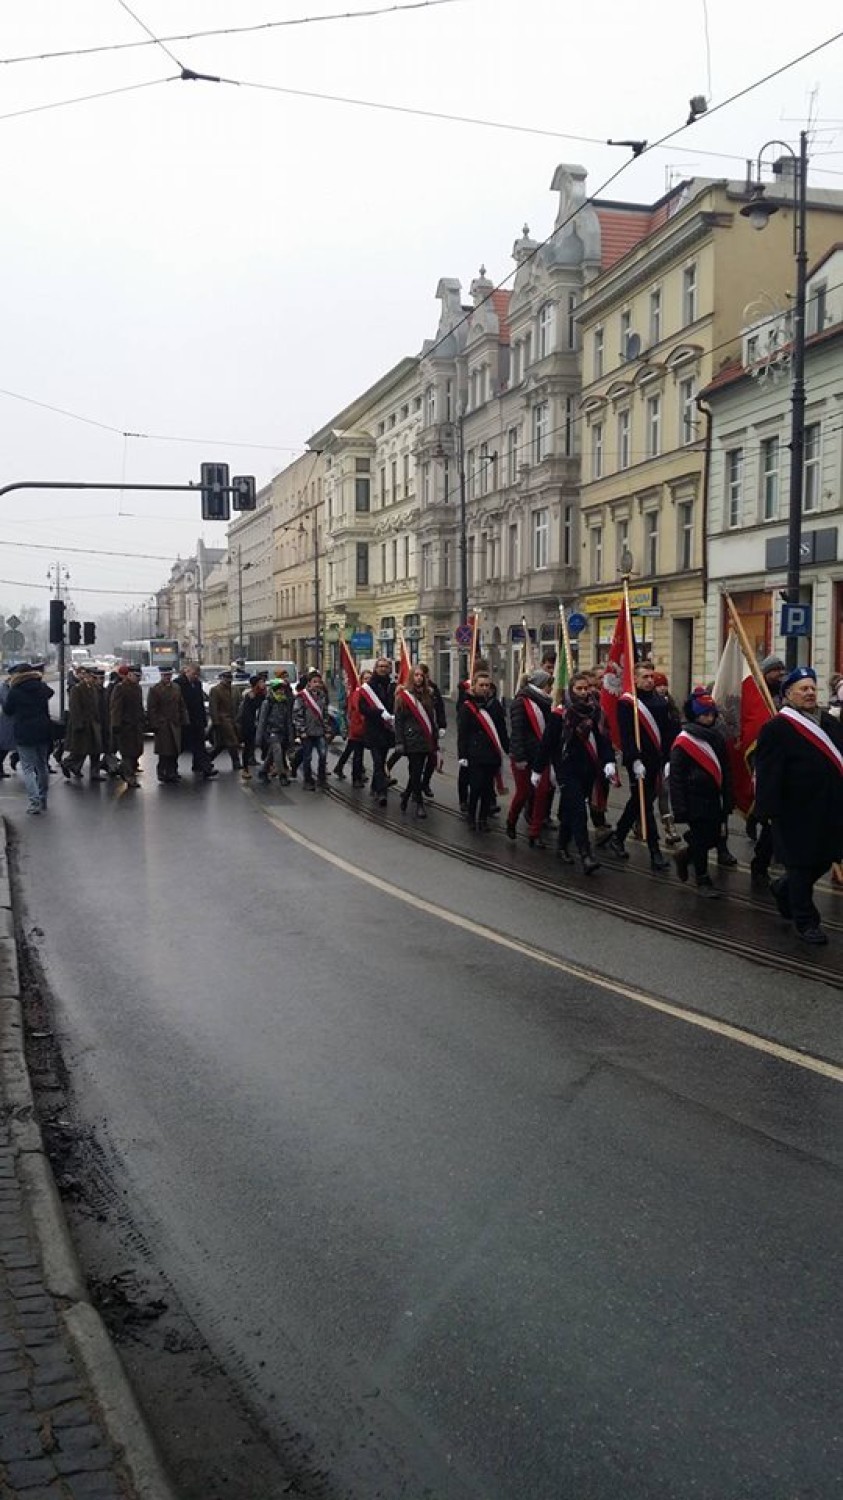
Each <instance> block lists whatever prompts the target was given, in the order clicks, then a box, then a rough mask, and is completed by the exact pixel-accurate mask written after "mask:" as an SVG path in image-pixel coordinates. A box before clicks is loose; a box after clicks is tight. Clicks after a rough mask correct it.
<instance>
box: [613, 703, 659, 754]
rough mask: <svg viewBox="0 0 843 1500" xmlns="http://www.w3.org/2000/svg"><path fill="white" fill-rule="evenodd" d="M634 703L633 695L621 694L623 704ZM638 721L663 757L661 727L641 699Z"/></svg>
mask: <svg viewBox="0 0 843 1500" xmlns="http://www.w3.org/2000/svg"><path fill="white" fill-rule="evenodd" d="M634 702H635V699H634V698H633V695H632V693H621V703H634ZM638 720H639V723H641V724H643V725H644V728H645V729H646V731H647V733H648V735H649V736H650V739H651V740H652V742H653V744H654V746H655V748H656V749H657V750H658V752H659V754H660V755H661V751H662V736H661V730H660V729H659V726H658V724H657V723H656V721H655V719H654V718H653V715H652V713H651V712H650V710H649V708H648V707H647V705H646V703H642V702H641V699H640V698H639V699H638Z"/></svg>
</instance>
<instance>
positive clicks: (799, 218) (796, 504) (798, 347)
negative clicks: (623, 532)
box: [785, 130, 808, 672]
mask: <svg viewBox="0 0 843 1500" xmlns="http://www.w3.org/2000/svg"><path fill="white" fill-rule="evenodd" d="M797 172H798V181H797V183H796V189H797V205H796V305H795V308H794V313H793V391H792V394H791V418H790V509H789V512H788V528H787V598H788V603H789V604H798V603H799V592H800V584H801V567H802V558H801V546H802V494H803V485H804V477H805V297H806V287H807V280H808V247H807V218H808V132H807V131H806V130H803V131H801V132H800V135H799V160H798V165H797ZM785 663H786V665H787V669H788V671H789V672H790V671H792V670H793V668H794V667H796V666H798V664H799V639H798V637H797V636H795V635H789V636H788V637H787V641H786V643H785Z"/></svg>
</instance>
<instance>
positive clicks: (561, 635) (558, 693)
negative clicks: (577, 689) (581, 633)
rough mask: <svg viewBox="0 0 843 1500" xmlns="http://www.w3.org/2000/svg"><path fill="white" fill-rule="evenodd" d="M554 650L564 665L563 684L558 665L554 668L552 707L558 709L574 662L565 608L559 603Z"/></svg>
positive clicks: (570, 676) (572, 672) (569, 679)
mask: <svg viewBox="0 0 843 1500" xmlns="http://www.w3.org/2000/svg"><path fill="white" fill-rule="evenodd" d="M556 650H557V654H558V656H559V658H560V660H561V661H564V663H565V676H564V682H563V680H562V674H561V673H560V671H559V665H557V668H556V682H555V684H554V689H553V702H554V705H555V706H556V707H558V706H559V704H560V703H561V702H562V701H563V699H564V697H565V685H566V684H568V685H569V684H570V681H571V678H572V676H573V675H574V660H573V656H572V654H571V637H570V636H569V634H568V621H567V620H566V618H565V606H564V604H561V603H560V605H559V629H558V631H557V634H556Z"/></svg>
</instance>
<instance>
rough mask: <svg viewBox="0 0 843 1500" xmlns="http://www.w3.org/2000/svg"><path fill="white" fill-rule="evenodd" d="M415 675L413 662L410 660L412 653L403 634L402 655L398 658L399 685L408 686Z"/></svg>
mask: <svg viewBox="0 0 843 1500" xmlns="http://www.w3.org/2000/svg"><path fill="white" fill-rule="evenodd" d="M412 675H413V663H412V662H411V661H410V653H409V651H408V650H407V642H406V641H405V639H404V637H403V635H402V637H401V655H400V657H399V658H398V686H399V687H406V685H407V683H408V682H409V681H410V678H411V677H412Z"/></svg>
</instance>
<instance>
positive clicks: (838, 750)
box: [755, 667, 843, 946]
mask: <svg viewBox="0 0 843 1500" xmlns="http://www.w3.org/2000/svg"><path fill="white" fill-rule="evenodd" d="M782 697H783V702H782V707H781V709H780V711H779V713H777V714H776V716H775V718H774V719H770V720H769V721H768V722H767V723H766V724H765V725H764V727H763V729H762V730H761V733H760V734H759V736H758V750H757V754H756V758H755V780H756V790H755V807H756V812H757V815H758V817H759V818H769V820H770V822H771V823H772V826H773V841H774V845H775V849H776V853H777V855H778V857H779V858H780V860H781V862H782V864H783V865H784V867H785V873H784V876H783V877H782V879H781V880H778V881H775V882H774V883H773V885H772V886H771V887H770V889H771V890H772V892H773V896H774V898H775V902H776V905H777V906H778V908H779V911H780V912H781V914H782V916H783V917H784V918H785V919H786V920H787V921H792V922H793V925H794V927H795V928H796V932H797V934H798V936H799V937H800V938H801V940H802V942H804V943H811V944H814V945H816V946H819V945H821V944H824V943H827V942H828V937H827V935H826V933H825V932H823V929H822V925H821V921H820V914H819V912H818V910H817V908H816V906H815V904H814V896H813V893H814V885H815V884H816V882H817V881H818V880H819V878H820V876H821V875H824V874H825V872H826V870H828V869H829V868H830V867H831V865H833V864H834V863H835V862H836V861H837V860H839V859H841V858H843V727H841V725H840V722H839V721H838V720H836V719H834V718H832V716H831V715H830V714H828V713H823V712H822V711H821V710H820V708H819V704H818V698H817V674H816V672H815V671H814V669H813V667H796V668H794V670H793V671H792V672H791V673H790V674H789V675H788V676H787V677H785V679H784V682H783V683H782Z"/></svg>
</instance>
